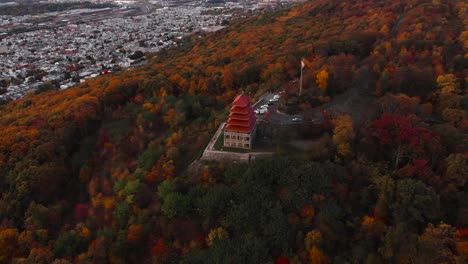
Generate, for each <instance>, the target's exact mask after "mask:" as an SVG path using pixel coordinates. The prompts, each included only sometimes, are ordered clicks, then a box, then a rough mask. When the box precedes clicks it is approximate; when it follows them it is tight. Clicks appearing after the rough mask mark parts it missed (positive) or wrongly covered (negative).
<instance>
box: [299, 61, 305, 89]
mask: <svg viewBox="0 0 468 264" xmlns="http://www.w3.org/2000/svg"><path fill="white" fill-rule="evenodd" d="M301 62H302V61H301ZM302 63H303V62H302ZM302 63H301V81H300V84H299V96H302V69H304V66H302V65H303V64H302Z"/></svg>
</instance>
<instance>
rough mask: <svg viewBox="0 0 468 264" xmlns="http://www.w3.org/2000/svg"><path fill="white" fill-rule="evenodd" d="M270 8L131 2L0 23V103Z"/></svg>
mask: <svg viewBox="0 0 468 264" xmlns="http://www.w3.org/2000/svg"><path fill="white" fill-rule="evenodd" d="M268 6H273V7H274V6H275V4H265V3H249V4H246V3H222V4H216V5H210V4H206V3H200V2H191V3H186V4H175V3H174V2H161V3H153V4H136V3H130V4H123V5H119V6H117V7H114V8H110V7H106V8H98V9H75V10H68V11H64V12H60V13H57V12H51V13H45V14H39V15H25V16H16V17H14V16H0V28H1V29H0V99H2V100H4V101H6V100H14V99H18V98H21V97H22V96H24V95H25V94H26V93H27V92H28V91H29V90H36V89H39V88H40V87H44V86H45V87H46V88H47V87H49V88H50V87H53V88H60V89H67V88H69V87H72V86H74V85H76V84H79V83H80V82H83V81H85V80H86V79H88V78H93V77H96V76H98V75H102V74H109V73H111V72H116V71H121V70H123V69H126V68H129V67H133V66H137V65H140V64H142V63H144V62H145V60H146V58H145V55H146V54H147V53H153V52H156V51H159V50H161V49H165V48H168V47H171V46H174V45H176V44H177V40H178V39H181V38H182V37H183V36H184V35H187V34H190V33H193V32H198V31H209V32H211V31H217V30H220V29H222V28H223V27H224V25H225V24H227V23H228V21H229V20H230V19H231V18H232V17H233V16H235V15H236V14H241V13H242V12H246V11H252V10H257V9H262V8H265V7H268ZM37 21H42V22H41V23H37Z"/></svg>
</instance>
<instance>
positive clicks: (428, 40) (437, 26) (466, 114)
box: [0, 0, 468, 264]
mask: <svg viewBox="0 0 468 264" xmlns="http://www.w3.org/2000/svg"><path fill="white" fill-rule="evenodd" d="M301 58H304V59H305V61H306V64H307V65H306V66H307V67H305V69H304V72H303V74H304V82H303V92H302V94H301V95H300V96H298V95H297V90H294V89H296V88H291V87H293V86H294V87H296V85H295V84H296V83H297V80H298V78H299V76H300V70H301V68H300V65H301ZM467 76H468V4H467V3H466V1H463V0H392V1H382V0H309V1H307V2H304V3H302V4H297V5H293V6H292V7H289V8H286V9H280V10H276V11H272V12H265V13H264V14H259V15H258V14H257V15H252V16H250V17H247V18H242V19H240V18H239V19H236V20H232V21H231V22H230V23H229V26H228V27H226V28H224V29H222V30H220V31H217V32H214V33H195V34H193V35H190V36H187V37H185V38H183V39H181V40H180V41H179V43H178V45H177V47H174V48H171V49H167V50H164V51H161V52H159V53H156V54H153V55H152V58H151V61H150V62H149V63H148V64H145V65H143V66H140V67H138V68H135V69H132V70H129V71H125V72H122V73H118V74H113V75H106V76H100V77H97V78H95V79H90V80H88V81H87V82H85V83H82V84H80V85H79V86H77V87H74V88H71V89H68V90H64V91H46V92H36V93H30V94H28V95H27V96H26V97H24V98H22V99H20V100H16V101H11V102H8V103H6V104H4V105H2V106H0V263H55V264H66V263H232V264H235V263H277V264H286V263H294V264H300V263H314V264H326V263H368V264H373V263H376V264H377V263H424V264H430V263H467V262H468V152H467V150H468V134H467V132H468V95H467V82H468V77H467ZM278 90H286V92H287V95H286V99H285V100H288V102H290V103H291V105H294V107H292V106H291V107H289V109H285V111H291V112H302V113H310V112H313V111H314V109H317V107H320V106H321V105H325V104H327V103H329V102H331V101H333V100H335V99H336V98H340V96H341V97H348V95H349V94H353V96H356V97H359V98H362V100H363V101H362V103H361V105H357V106H353V107H351V108H349V109H350V110H349V111H347V112H340V113H339V114H333V115H330V114H327V113H322V115H323V118H324V120H325V121H324V122H323V124H322V125H321V127H320V128H319V130H320V131H319V132H316V131H308V130H307V129H308V128H304V127H303V128H301V129H300V132H301V133H302V134H304V137H307V136H310V135H313V139H314V142H315V144H314V145H313V147H311V148H310V149H307V150H294V151H291V149H290V148H286V147H282V146H278V147H277V148H276V149H277V154H276V155H274V156H272V157H270V158H265V159H258V160H256V161H253V162H250V163H232V162H202V163H199V164H198V166H191V164H193V163H192V162H193V161H194V160H196V159H197V158H199V157H200V155H201V153H202V151H203V149H204V148H205V146H206V145H207V144H208V142H209V140H210V138H211V136H212V135H213V133H214V132H215V131H216V129H217V128H218V126H219V125H220V124H221V123H222V122H225V121H226V118H227V115H228V111H229V107H230V103H231V102H232V100H233V99H234V97H235V96H236V95H238V94H239V93H240V92H241V91H243V92H246V93H249V94H251V95H252V97H254V98H256V99H257V98H258V97H259V96H260V95H262V94H263V93H265V92H267V91H278ZM286 108H287V107H286ZM284 138H286V139H287V135H286V136H285V135H282V140H284ZM189 165H190V166H189Z"/></svg>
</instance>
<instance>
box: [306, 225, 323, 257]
mask: <svg viewBox="0 0 468 264" xmlns="http://www.w3.org/2000/svg"><path fill="white" fill-rule="evenodd" d="M322 240H323V238H322V234H321V233H320V231H318V230H315V229H314V230H312V231H310V232H309V233H307V235H306V237H305V238H304V246H305V248H306V249H307V251H309V252H310V251H312V250H313V248H314V247H315V248H316V247H318V246H320V245H321V244H322Z"/></svg>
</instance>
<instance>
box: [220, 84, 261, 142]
mask: <svg viewBox="0 0 468 264" xmlns="http://www.w3.org/2000/svg"><path fill="white" fill-rule="evenodd" d="M250 99H251V98H250V96H248V95H246V94H243V93H242V94H241V95H239V96H237V97H236V99H234V102H232V107H231V113H230V114H229V118H228V121H227V123H226V126H225V127H224V146H225V147H232V148H241V149H251V148H252V143H253V140H254V137H255V131H256V126H255V121H256V117H255V112H254V109H253V106H252V104H251V103H250Z"/></svg>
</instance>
